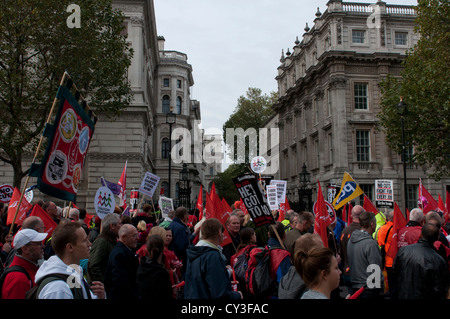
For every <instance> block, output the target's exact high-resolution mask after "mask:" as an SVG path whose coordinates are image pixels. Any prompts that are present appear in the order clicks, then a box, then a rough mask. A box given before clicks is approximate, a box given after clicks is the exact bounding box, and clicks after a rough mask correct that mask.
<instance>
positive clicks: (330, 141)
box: [328, 134, 333, 163]
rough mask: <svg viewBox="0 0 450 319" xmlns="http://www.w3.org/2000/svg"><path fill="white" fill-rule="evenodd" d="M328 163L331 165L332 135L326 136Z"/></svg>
mask: <svg viewBox="0 0 450 319" xmlns="http://www.w3.org/2000/svg"><path fill="white" fill-rule="evenodd" d="M328 149H329V153H328V154H329V155H328V157H329V161H328V162H329V163H333V135H332V134H328Z"/></svg>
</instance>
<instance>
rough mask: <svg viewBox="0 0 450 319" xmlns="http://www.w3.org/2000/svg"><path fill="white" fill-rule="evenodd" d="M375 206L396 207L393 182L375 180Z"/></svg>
mask: <svg viewBox="0 0 450 319" xmlns="http://www.w3.org/2000/svg"><path fill="white" fill-rule="evenodd" d="M375 205H377V206H378V207H389V208H393V207H394V182H393V181H392V180H385V179H378V180H375Z"/></svg>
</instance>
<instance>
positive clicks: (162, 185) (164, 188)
mask: <svg viewBox="0 0 450 319" xmlns="http://www.w3.org/2000/svg"><path fill="white" fill-rule="evenodd" d="M161 188H162V189H163V190H164V196H165V197H169V183H167V182H162V184H161Z"/></svg>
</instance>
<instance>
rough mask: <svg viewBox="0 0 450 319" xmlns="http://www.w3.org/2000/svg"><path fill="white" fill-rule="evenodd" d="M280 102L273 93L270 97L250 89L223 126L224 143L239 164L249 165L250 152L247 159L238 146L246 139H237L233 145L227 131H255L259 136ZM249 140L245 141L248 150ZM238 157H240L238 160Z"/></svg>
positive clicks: (260, 91)
mask: <svg viewBox="0 0 450 319" xmlns="http://www.w3.org/2000/svg"><path fill="white" fill-rule="evenodd" d="M277 100H278V94H277V93H276V92H271V93H270V95H267V94H262V90H261V89H258V88H249V89H248V90H247V92H246V96H242V95H241V96H240V97H239V99H238V103H237V106H236V108H235V110H234V112H233V114H231V116H230V117H229V119H228V120H227V121H226V122H225V124H224V125H223V133H224V141H225V143H227V149H228V150H234V151H233V152H232V153H234V158H233V160H234V161H235V162H239V163H249V159H248V151H246V155H245V157H243V156H242V155H243V154H238V152H237V151H236V150H237V149H238V144H239V143H243V142H244V139H240V138H236V139H234V140H233V142H232V144H231V143H229V140H228V141H227V129H234V130H236V129H238V128H242V129H243V130H244V131H246V130H248V129H255V130H256V134H257V136H259V135H258V134H259V128H261V127H262V125H263V124H264V122H266V121H267V120H268V119H269V118H270V117H271V116H272V115H273V110H272V105H273V104H275V102H276V101H277ZM248 143H249V141H248V138H246V139H245V144H246V147H245V149H246V150H248V149H249V148H248ZM238 155H240V157H239V158H238Z"/></svg>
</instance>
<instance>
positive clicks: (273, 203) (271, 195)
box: [266, 185, 278, 210]
mask: <svg viewBox="0 0 450 319" xmlns="http://www.w3.org/2000/svg"><path fill="white" fill-rule="evenodd" d="M266 194H267V203H268V204H269V207H270V209H271V210H277V209H278V197H277V185H267V186H266Z"/></svg>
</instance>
